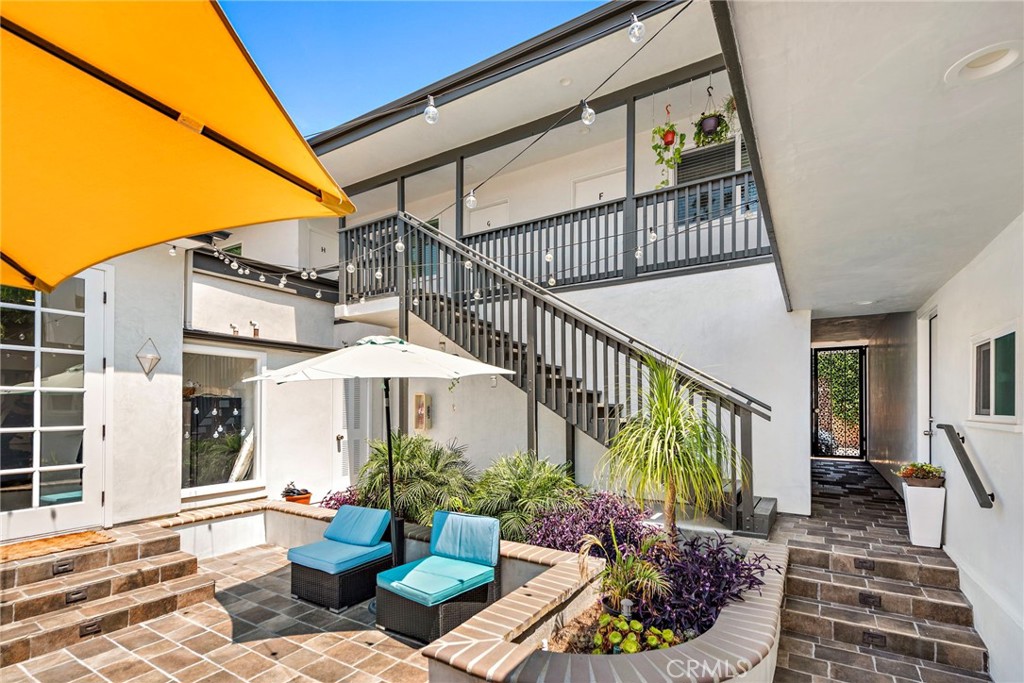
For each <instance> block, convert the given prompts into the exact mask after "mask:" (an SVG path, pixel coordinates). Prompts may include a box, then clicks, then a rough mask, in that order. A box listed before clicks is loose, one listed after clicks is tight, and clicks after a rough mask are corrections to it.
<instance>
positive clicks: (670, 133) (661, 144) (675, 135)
mask: <svg viewBox="0 0 1024 683" xmlns="http://www.w3.org/2000/svg"><path fill="white" fill-rule="evenodd" d="M671 111H672V105H665V125H664V126H655V127H654V128H653V129H652V130H651V149H652V150H654V155H655V163H656V164H658V165H659V166H661V167H662V168H661V182H659V183H658V184H657V185H655V186H654V188H655V189H656V190H660V189H661V188H663V187H668V186H669V183H670V182H671V179H672V176H671V172H672V171H673V170H675V168H676V166H678V165H679V162H680V161H682V159H683V143H685V142H686V134H685V133H680V132H679V131H678V130H676V124H674V123H672V121H671V119H670V118H669V117H670V116H671Z"/></svg>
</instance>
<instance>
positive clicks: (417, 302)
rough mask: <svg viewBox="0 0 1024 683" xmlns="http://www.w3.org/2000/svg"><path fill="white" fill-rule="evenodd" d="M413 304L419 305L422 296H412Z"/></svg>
mask: <svg viewBox="0 0 1024 683" xmlns="http://www.w3.org/2000/svg"><path fill="white" fill-rule="evenodd" d="M412 305H413V306H415V307H419V305H420V298H419V297H418V296H414V297H413V298H412Z"/></svg>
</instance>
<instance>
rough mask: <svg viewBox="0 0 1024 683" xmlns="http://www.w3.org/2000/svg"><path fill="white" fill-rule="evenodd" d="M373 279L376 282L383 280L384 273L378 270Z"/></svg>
mask: <svg viewBox="0 0 1024 683" xmlns="http://www.w3.org/2000/svg"><path fill="white" fill-rule="evenodd" d="M373 277H375V278H376V279H378V280H383V279H384V272H383V271H381V269H380V268H378V269H377V272H376V273H374V274H373Z"/></svg>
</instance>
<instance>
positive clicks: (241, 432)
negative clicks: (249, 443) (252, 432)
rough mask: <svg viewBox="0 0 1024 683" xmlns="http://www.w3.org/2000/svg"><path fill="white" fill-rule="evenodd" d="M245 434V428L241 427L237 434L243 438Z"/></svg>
mask: <svg viewBox="0 0 1024 683" xmlns="http://www.w3.org/2000/svg"><path fill="white" fill-rule="evenodd" d="M245 432H246V429H245V427H242V431H240V432H239V434H241V435H242V436H245Z"/></svg>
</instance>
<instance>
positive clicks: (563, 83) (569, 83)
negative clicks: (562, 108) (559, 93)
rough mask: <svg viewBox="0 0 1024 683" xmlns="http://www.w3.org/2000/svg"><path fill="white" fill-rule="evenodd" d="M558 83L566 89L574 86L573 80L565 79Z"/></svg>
mask: <svg viewBox="0 0 1024 683" xmlns="http://www.w3.org/2000/svg"><path fill="white" fill-rule="evenodd" d="M558 82H559V83H561V84H562V85H563V86H565V87H569V86H570V85H572V79H571V78H563V79H562V80H560V81H558Z"/></svg>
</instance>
